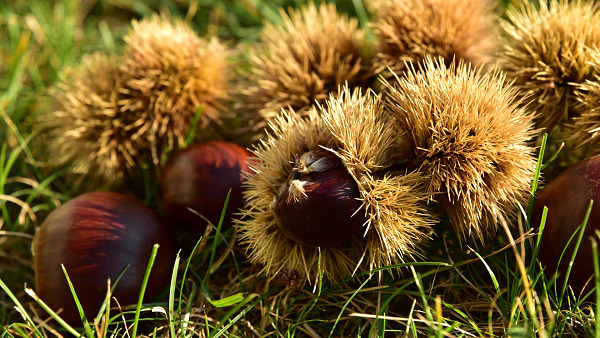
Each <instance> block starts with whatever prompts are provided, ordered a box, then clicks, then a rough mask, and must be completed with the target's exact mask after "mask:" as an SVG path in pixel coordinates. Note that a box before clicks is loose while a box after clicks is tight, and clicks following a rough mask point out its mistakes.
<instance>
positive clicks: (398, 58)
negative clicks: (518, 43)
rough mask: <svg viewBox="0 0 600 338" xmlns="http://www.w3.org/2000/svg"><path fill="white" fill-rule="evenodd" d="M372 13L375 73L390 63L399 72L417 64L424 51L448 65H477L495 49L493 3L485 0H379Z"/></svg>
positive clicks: (389, 65)
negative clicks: (407, 66) (375, 37)
mask: <svg viewBox="0 0 600 338" xmlns="http://www.w3.org/2000/svg"><path fill="white" fill-rule="evenodd" d="M374 12H375V18H374V20H373V22H372V26H373V28H374V30H375V32H376V34H377V39H378V46H377V56H376V58H375V65H376V70H377V72H384V71H386V69H387V68H388V67H390V68H391V70H392V71H393V72H394V73H396V74H401V73H402V72H403V71H404V70H405V68H406V63H420V62H422V61H423V59H424V58H425V57H426V56H428V55H429V56H434V57H443V58H444V60H445V61H446V63H447V64H450V63H452V62H453V60H457V61H458V60H462V61H464V62H469V63H472V64H474V65H481V64H485V63H487V62H488V61H490V60H491V55H492V53H494V51H495V50H496V45H497V43H496V38H495V37H496V33H495V28H494V27H495V24H496V19H495V13H494V6H493V3H492V2H491V1H488V0H475V1H464V0H378V1H377V2H375V4H374ZM384 74H385V76H386V77H388V78H391V77H393V76H392V75H391V73H389V72H384Z"/></svg>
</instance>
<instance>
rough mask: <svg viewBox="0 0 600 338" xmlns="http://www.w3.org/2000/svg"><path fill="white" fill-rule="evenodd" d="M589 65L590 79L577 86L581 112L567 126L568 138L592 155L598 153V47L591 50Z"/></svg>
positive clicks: (599, 120)
mask: <svg viewBox="0 0 600 338" xmlns="http://www.w3.org/2000/svg"><path fill="white" fill-rule="evenodd" d="M590 66H591V67H592V69H593V76H592V79H589V80H586V82H584V83H582V84H580V85H579V86H577V95H578V97H577V98H578V100H579V102H578V105H577V111H580V112H581V113H580V115H579V116H576V117H574V118H573V123H572V125H570V126H569V127H568V130H569V131H570V133H569V134H568V139H569V140H572V141H573V142H571V143H572V144H574V145H577V147H580V148H585V152H586V154H588V155H589V156H593V155H597V154H599V153H600V143H599V142H598V137H599V136H600V49H598V48H596V49H594V50H593V51H592V53H591V62H590Z"/></svg>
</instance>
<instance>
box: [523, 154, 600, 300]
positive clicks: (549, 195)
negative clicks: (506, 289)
mask: <svg viewBox="0 0 600 338" xmlns="http://www.w3.org/2000/svg"><path fill="white" fill-rule="evenodd" d="M590 200H594V204H593V206H592V210H591V214H590V217H589V220H588V223H587V226H586V229H585V232H584V234H583V238H582V240H581V244H580V246H579V249H578V251H577V255H576V257H575V261H574V263H573V267H572V269H571V273H570V276H569V280H568V284H569V285H571V286H572V287H573V289H574V291H575V292H579V291H581V290H582V288H583V286H584V285H585V283H586V282H587V280H588V279H589V278H590V277H591V276H593V275H594V265H593V260H592V257H593V256H592V245H591V243H590V240H589V238H590V237H591V236H594V232H595V230H597V229H600V156H594V157H590V158H587V159H584V160H582V161H581V162H579V163H577V164H575V165H573V166H571V167H569V168H567V169H566V170H565V171H563V172H562V173H560V175H558V176H557V177H556V178H554V179H553V180H552V181H550V182H549V183H548V184H547V185H546V186H545V188H544V190H543V191H542V192H541V193H540V194H539V195H538V196H537V198H536V201H535V203H534V206H533V213H532V225H533V227H534V228H535V229H539V226H540V222H541V217H542V211H543V208H544V206H546V207H548V215H547V218H546V223H545V224H546V225H545V227H544V232H543V234H542V240H541V243H540V248H539V256H538V257H539V260H540V262H541V263H542V265H544V266H545V267H546V269H545V271H546V273H548V274H554V272H555V271H558V272H559V279H560V280H563V279H562V277H564V276H565V274H566V272H567V268H568V265H569V261H570V259H571V256H572V254H573V249H574V247H575V242H576V241H577V236H575V237H574V238H573V240H571V243H570V244H569V246H568V247H567V248H566V250H565V254H564V255H563V257H562V260H561V262H560V265H559V264H558V260H559V258H560V256H561V254H562V252H563V250H564V249H565V247H566V245H567V242H568V241H569V239H570V238H571V236H573V233H574V232H575V230H576V229H577V227H579V226H580V225H581V224H582V223H583V221H584V218H585V215H586V213H587V209H588V207H589V203H590Z"/></svg>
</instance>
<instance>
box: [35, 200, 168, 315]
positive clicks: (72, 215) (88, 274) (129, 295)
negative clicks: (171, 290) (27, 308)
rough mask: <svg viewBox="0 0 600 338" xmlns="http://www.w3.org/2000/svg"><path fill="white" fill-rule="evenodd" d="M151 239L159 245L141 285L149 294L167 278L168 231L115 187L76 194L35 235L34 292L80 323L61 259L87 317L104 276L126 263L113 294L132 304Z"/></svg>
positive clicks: (102, 290)
mask: <svg viewBox="0 0 600 338" xmlns="http://www.w3.org/2000/svg"><path fill="white" fill-rule="evenodd" d="M154 244H159V245H160V247H159V248H158V253H157V257H156V260H155V262H154V266H153V269H152V273H151V275H150V280H149V281H148V285H147V289H146V295H147V296H148V297H152V296H155V295H157V294H158V293H159V292H161V291H162V290H163V289H164V288H165V287H166V286H167V285H168V283H169V280H170V276H171V271H172V270H173V263H174V261H175V251H176V243H175V238H174V235H173V233H172V230H171V229H170V228H169V227H168V226H167V225H166V224H165V223H164V221H162V219H161V218H160V217H159V215H158V214H157V213H155V212H154V211H153V210H151V209H149V208H148V207H147V206H146V205H144V204H143V203H141V202H140V201H138V200H136V199H134V198H132V197H129V196H125V195H122V194H118V193H114V192H92V193H86V194H83V195H81V196H78V197H76V198H74V199H72V200H70V201H69V202H67V203H65V204H64V205H62V206H60V207H58V208H57V209H55V210H54V211H52V212H51V213H50V214H49V215H48V217H47V218H46V219H45V221H44V223H43V224H42V226H41V227H40V228H39V230H38V231H37V233H36V234H35V238H34V241H33V261H34V269H35V279H36V288H37V294H38V295H39V296H40V298H41V299H42V300H43V301H44V302H46V303H47V304H48V305H49V306H50V307H51V308H52V309H54V310H58V309H60V308H62V309H63V312H62V314H61V317H62V318H63V319H65V320H66V321H67V322H70V323H81V322H80V319H79V314H78V311H77V308H76V306H75V301H74V300H73V297H72V294H71V291H70V290H69V287H68V284H67V281H66V278H65V275H64V273H63V271H62V269H61V264H64V266H65V269H66V270H67V273H68V274H69V278H70V279H71V282H72V283H73V286H74V288H75V291H76V293H77V296H78V299H79V300H80V302H81V305H82V306H83V309H84V311H85V313H86V316H88V318H90V317H93V316H95V315H96V314H97V312H98V310H99V309H100V306H101V304H102V301H103V300H104V299H105V297H106V291H107V286H106V285H107V284H106V282H107V280H108V279H109V278H110V280H111V282H112V283H114V282H115V280H116V279H117V277H118V276H119V274H120V273H121V272H122V271H123V270H124V269H125V268H126V267H127V266H128V265H129V268H128V269H127V271H126V272H125V274H124V275H123V277H121V279H120V281H119V283H118V284H117V286H116V289H115V293H114V294H113V295H114V297H116V298H117V299H118V301H119V303H120V304H121V305H130V304H135V303H137V301H138V297H139V292H140V287H141V282H142V279H143V277H144V274H145V272H146V267H147V265H148V260H149V258H150V253H151V252H152V247H153V246H154ZM113 305H114V304H113Z"/></svg>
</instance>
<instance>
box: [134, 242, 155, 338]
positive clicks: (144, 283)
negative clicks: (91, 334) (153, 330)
mask: <svg viewBox="0 0 600 338" xmlns="http://www.w3.org/2000/svg"><path fill="white" fill-rule="evenodd" d="M158 247H159V245H158V244H154V247H152V254H150V260H149V261H148V266H147V267H146V273H145V274H144V279H143V280H142V287H141V289H140V295H139V298H138V302H137V305H136V307H135V319H134V320H133V328H132V329H131V336H132V337H137V329H138V324H139V322H140V312H141V310H142V302H143V301H144V294H145V293H146V286H147V285H148V279H150V271H152V266H154V260H155V259H156V253H157V252H158Z"/></svg>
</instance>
